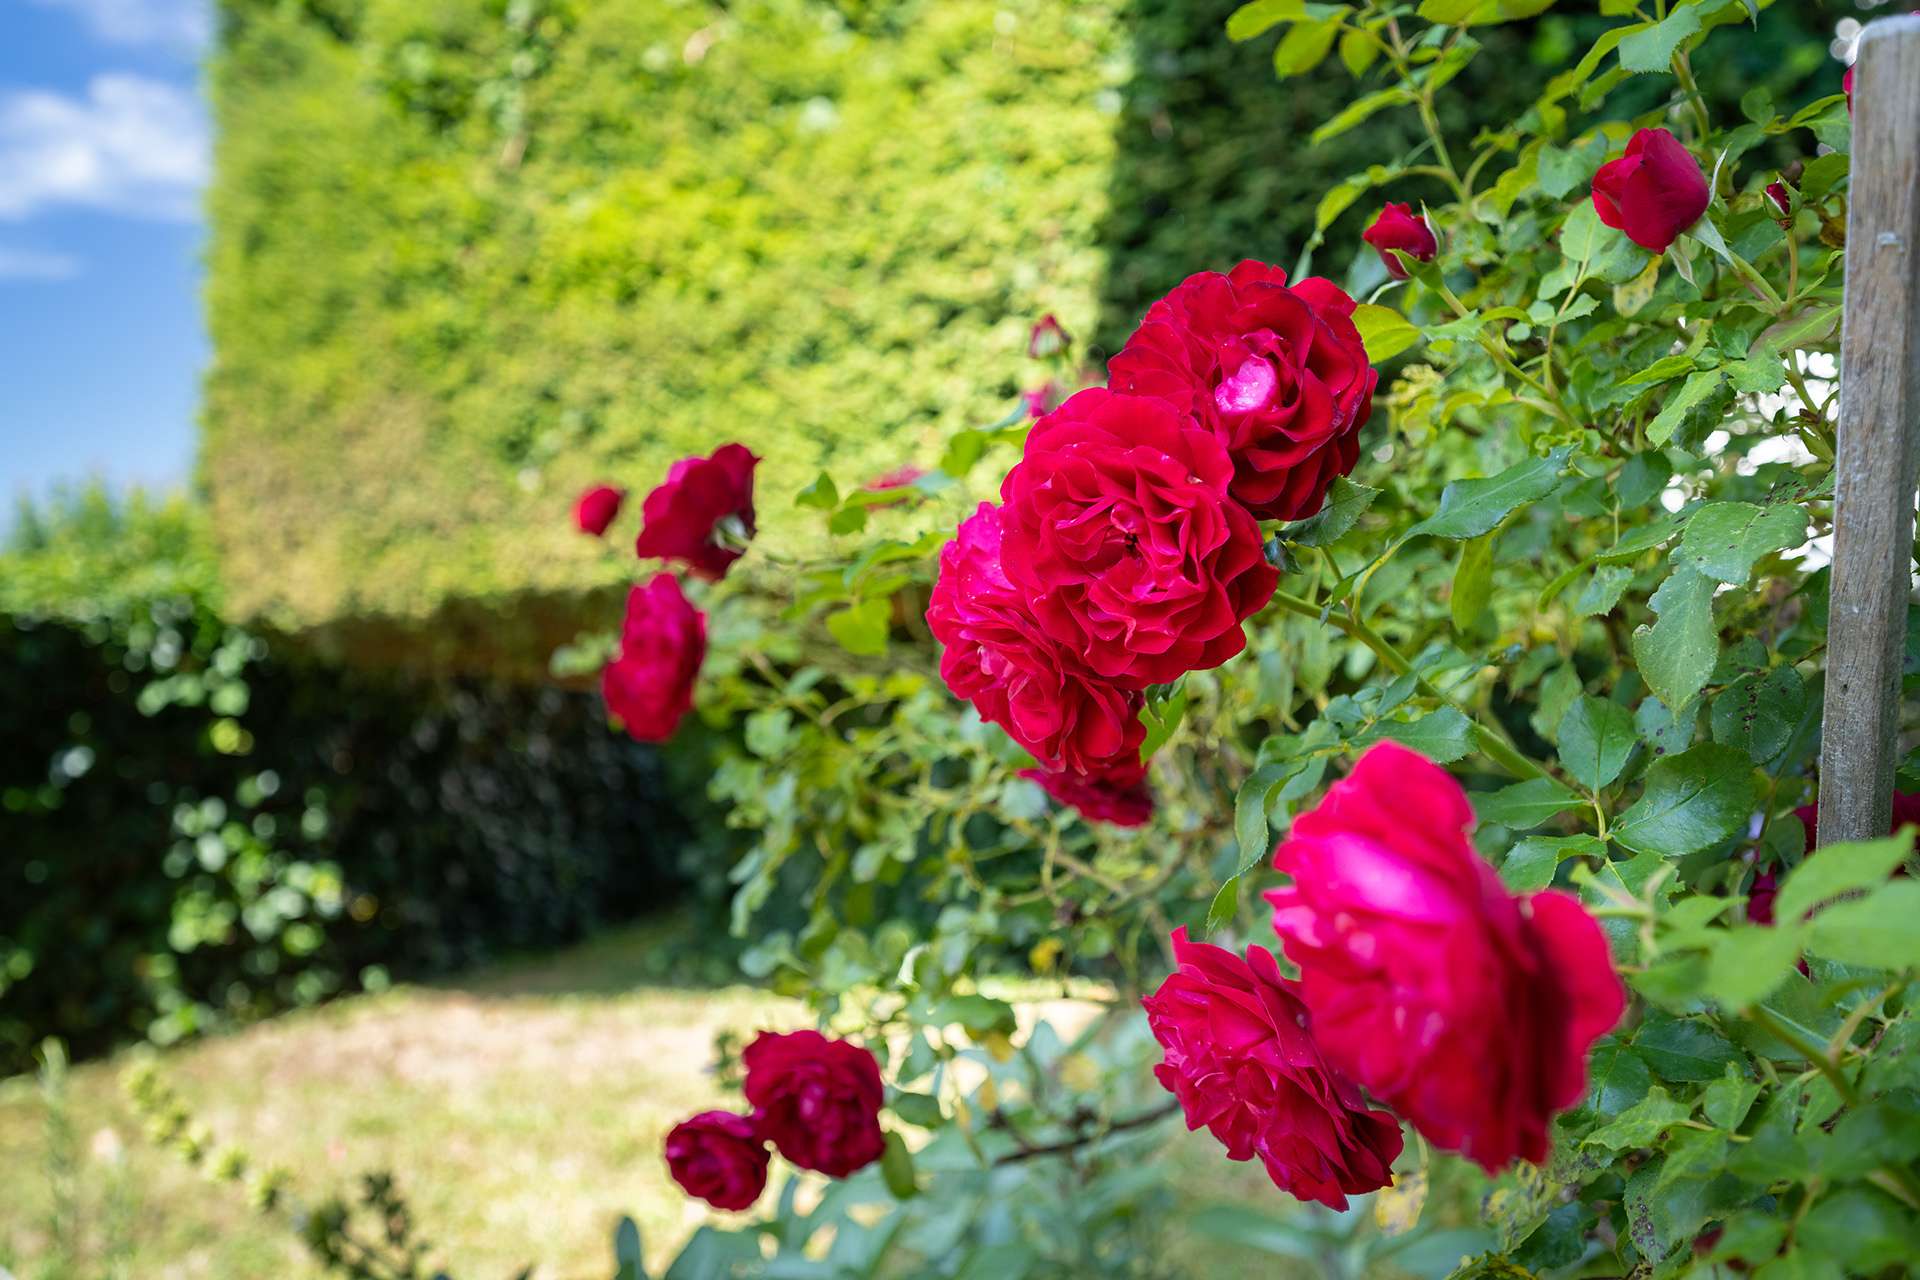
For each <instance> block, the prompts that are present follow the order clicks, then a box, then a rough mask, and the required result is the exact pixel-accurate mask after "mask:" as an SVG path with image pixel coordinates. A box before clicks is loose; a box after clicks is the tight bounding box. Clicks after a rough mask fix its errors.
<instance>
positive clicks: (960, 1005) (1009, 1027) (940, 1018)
mask: <svg viewBox="0 0 1920 1280" xmlns="http://www.w3.org/2000/svg"><path fill="white" fill-rule="evenodd" d="M927 1022H928V1024H929V1025H930V1026H936V1027H946V1026H951V1025H953V1024H954V1023H956V1022H957V1023H959V1024H960V1025H961V1026H962V1027H965V1028H966V1031H967V1034H968V1035H970V1036H973V1037H974V1038H975V1039H978V1038H980V1037H982V1036H985V1035H988V1034H990V1033H992V1032H995V1031H1003V1032H1006V1033H1008V1034H1012V1032H1013V1031H1014V1029H1015V1028H1016V1027H1017V1026H1018V1025H1019V1023H1018V1022H1017V1021H1016V1020H1015V1018H1014V1016H1013V1006H1012V1005H1010V1004H1008V1003H1007V1002H1006V1001H1004V1000H995V999H994V998H992V997H991V996H983V995H976V994H966V995H957V996H948V997H947V998H946V999H944V1000H942V1001H941V1002H940V1003H939V1004H937V1005H935V1006H934V1007H933V1012H932V1013H931V1014H930V1015H929V1017H928V1019H927Z"/></svg>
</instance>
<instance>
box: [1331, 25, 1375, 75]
mask: <svg viewBox="0 0 1920 1280" xmlns="http://www.w3.org/2000/svg"><path fill="white" fill-rule="evenodd" d="M1379 56H1380V46H1379V45H1377V44H1375V43H1374V42H1373V41H1372V40H1371V39H1370V38H1369V37H1368V36H1367V34H1366V32H1364V31H1353V30H1348V31H1344V32H1342V33H1341V35H1340V62H1341V64H1342V65H1343V66H1345V67H1346V69H1347V74H1348V75H1350V76H1353V77H1354V78H1355V79H1358V78H1359V77H1361V76H1363V75H1365V74H1366V71H1367V68H1368V67H1371V66H1372V65H1373V64H1374V61H1375V60H1376V59H1377V58H1379Z"/></svg>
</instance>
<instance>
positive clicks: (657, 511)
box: [633, 444, 760, 581]
mask: <svg viewBox="0 0 1920 1280" xmlns="http://www.w3.org/2000/svg"><path fill="white" fill-rule="evenodd" d="M759 461H760V459H758V458H756V457H754V456H753V454H752V453H751V452H749V451H748V450H747V447H746V446H745V445H739V444H723V445H721V446H720V447H719V448H718V449H716V450H714V452H713V456H712V457H710V458H682V459H681V460H680V461H678V462H676V463H674V464H673V469H672V470H670V471H668V472H667V478H666V481H665V482H664V483H663V484H661V486H660V487H659V488H657V489H655V490H654V491H653V492H652V493H650V494H648V495H647V500H646V503H645V504H644V505H643V506H642V507H641V514H642V516H643V518H644V520H645V523H644V524H643V525H642V526H641V528H640V540H639V541H638V542H636V543H634V547H633V550H634V554H635V555H637V556H639V557H640V558H641V559H643V560H647V559H654V560H679V561H681V562H683V563H685V564H686V566H687V567H688V568H689V569H691V570H692V571H693V572H694V573H695V574H696V575H698V576H700V577H702V578H707V579H709V580H714V581H717V580H719V579H720V578H722V577H724V576H726V572H727V569H728V568H729V567H730V566H731V565H732V564H733V562H734V561H735V560H738V559H739V558H740V555H741V553H742V552H743V551H745V550H746V546H747V542H748V540H749V539H751V538H752V537H753V468H754V466H755V465H756V464H757V463H758V462H759Z"/></svg>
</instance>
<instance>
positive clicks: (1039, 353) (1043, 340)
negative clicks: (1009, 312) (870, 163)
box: [1027, 311, 1073, 360]
mask: <svg viewBox="0 0 1920 1280" xmlns="http://www.w3.org/2000/svg"><path fill="white" fill-rule="evenodd" d="M1072 341H1073V339H1072V338H1071V337H1070V336H1069V335H1068V333H1067V331H1066V330H1065V329H1063V328H1062V327H1061V326H1060V321H1059V320H1057V319H1055V318H1054V315H1053V313H1052V312H1051V311H1049V312H1048V313H1047V314H1046V315H1044V316H1041V317H1040V320H1039V322H1038V323H1037V324H1035V325H1034V326H1033V330H1032V331H1031V332H1030V333H1028V334H1027V354H1028V355H1029V356H1031V357H1033V358H1034V359H1035V360H1046V359H1049V358H1051V357H1053V356H1057V355H1059V354H1060V353H1061V352H1062V351H1065V350H1066V349H1067V346H1068V344H1069V343H1071V342H1072Z"/></svg>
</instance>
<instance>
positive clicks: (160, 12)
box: [34, 0, 213, 49]
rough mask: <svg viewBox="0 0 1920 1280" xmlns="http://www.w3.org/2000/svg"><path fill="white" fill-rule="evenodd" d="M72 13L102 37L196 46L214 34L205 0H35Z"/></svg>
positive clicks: (121, 41) (204, 42) (119, 42)
mask: <svg viewBox="0 0 1920 1280" xmlns="http://www.w3.org/2000/svg"><path fill="white" fill-rule="evenodd" d="M34 3H35V4H38V5H41V6H43V7H47V8H54V9H65V10H68V11H69V12H71V13H73V14H74V15H76V16H77V17H79V18H80V19H82V20H83V21H84V22H86V24H87V26H88V27H89V28H91V29H92V31H93V33H94V34H95V35H97V36H99V37H100V38H101V39H102V40H110V41H112V42H114V43H115V44H169V45H177V46H180V47H183V48H190V49H198V48H200V47H202V46H204V45H205V44H206V43H207V41H208V40H209V39H211V38H212V36H213V13H212V8H211V5H210V4H209V3H208V0H34Z"/></svg>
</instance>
